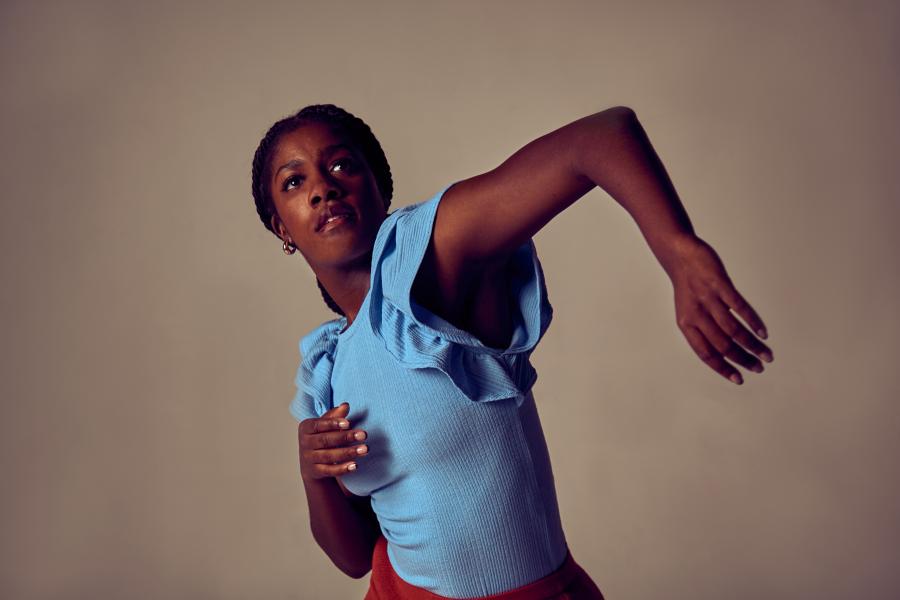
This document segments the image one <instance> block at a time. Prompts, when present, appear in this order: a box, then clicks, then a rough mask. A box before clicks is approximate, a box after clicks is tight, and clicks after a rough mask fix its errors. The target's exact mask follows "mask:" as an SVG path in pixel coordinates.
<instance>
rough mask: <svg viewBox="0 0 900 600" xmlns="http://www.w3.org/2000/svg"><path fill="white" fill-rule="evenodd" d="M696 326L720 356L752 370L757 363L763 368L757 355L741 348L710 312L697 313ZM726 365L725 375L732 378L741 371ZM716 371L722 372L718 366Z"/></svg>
mask: <svg viewBox="0 0 900 600" xmlns="http://www.w3.org/2000/svg"><path fill="white" fill-rule="evenodd" d="M694 327H695V328H696V329H698V330H699V331H700V333H702V334H703V337H704V338H705V339H706V340H707V341H708V343H709V344H710V345H711V346H712V348H713V349H714V351H715V352H717V353H718V354H719V355H720V356H724V357H726V358H728V359H729V360H731V361H732V362H735V363H737V364H739V365H742V366H744V367H746V368H747V369H750V370H754V367H756V366H757V365H758V366H759V368H760V369H762V363H760V362H759V360H758V359H757V358H756V357H755V356H753V355H751V354H749V353H748V352H747V351H746V350H744V349H743V348H741V347H740V346H739V345H738V344H737V343H736V342H735V341H734V339H732V337H731V336H729V335H727V334H726V333H725V332H724V331H723V330H722V328H721V327H719V324H718V323H716V321H715V320H713V318H712V317H710V316H709V314H707V313H705V312H703V313H700V314H699V315H697V318H696V319H695V325H694ZM725 365H727V366H726V367H725V371H726V372H727V374H725V373H723V376H725V377H728V378H729V379H730V378H731V376H732V375H734V374H735V373H738V375H740V373H739V372H738V371H737V370H736V369H735V368H734V367H732V366H731V365H730V364H728V363H725ZM716 371H717V372H720V373H721V372H722V371H721V370H720V369H719V368H717V369H716ZM760 372H761V371H760Z"/></svg>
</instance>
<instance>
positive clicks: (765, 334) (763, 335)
mask: <svg viewBox="0 0 900 600" xmlns="http://www.w3.org/2000/svg"><path fill="white" fill-rule="evenodd" d="M756 334H757V335H758V336H759V337H761V338H762V339H764V340H765V339H767V338H768V337H769V334H768V332H767V331H766V330H765V328H763V329H759V330H757V332H756Z"/></svg>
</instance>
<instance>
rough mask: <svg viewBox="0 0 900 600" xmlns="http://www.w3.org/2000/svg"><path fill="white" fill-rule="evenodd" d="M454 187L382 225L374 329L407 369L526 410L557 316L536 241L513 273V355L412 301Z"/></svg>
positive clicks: (375, 264)
mask: <svg viewBox="0 0 900 600" xmlns="http://www.w3.org/2000/svg"><path fill="white" fill-rule="evenodd" d="M449 187H450V186H449V185H448V186H447V187H445V188H444V189H443V190H441V191H440V192H438V193H437V194H436V195H435V196H433V197H432V198H431V199H430V200H426V201H424V202H421V203H419V204H415V205H411V206H406V207H403V208H401V209H398V210H396V211H394V212H393V213H391V215H390V216H388V218H387V219H386V220H385V222H384V223H383V224H382V227H381V229H380V230H379V232H378V237H377V239H376V242H375V247H374V249H373V252H372V280H371V285H372V289H371V290H370V292H371V300H370V303H369V319H370V321H371V324H372V329H373V330H374V332H375V334H376V335H377V336H378V337H380V338H381V339H382V340H383V342H384V344H385V347H386V348H387V350H388V351H389V352H390V353H391V354H392V355H393V356H394V357H395V358H396V359H397V360H398V361H400V362H401V363H402V364H404V365H406V366H408V367H409V368H412V369H424V368H434V369H438V370H440V371H441V372H442V373H444V374H445V375H447V377H449V378H450V380H451V381H452V382H453V384H454V385H455V386H456V388H457V389H458V390H459V391H460V392H461V393H462V394H463V395H465V397H467V398H468V399H469V400H472V401H474V402H490V401H494V400H502V399H506V398H515V399H516V403H517V404H521V402H522V400H523V398H524V397H525V395H527V393H528V392H529V390H530V389H531V387H532V386H533V385H534V382H535V381H536V379H537V372H536V371H535V369H534V367H533V366H532V365H531V362H530V355H531V353H532V351H533V350H534V348H535V346H536V345H537V343H538V342H539V341H540V339H541V338H542V337H543V335H544V333H545V332H546V330H547V328H548V327H549V325H550V321H551V319H552V316H553V308H552V306H551V305H550V302H549V299H548V298H547V288H546V284H545V281H544V273H543V270H542V268H541V264H540V261H539V260H538V257H537V251H536V249H535V246H534V242H533V241H532V240H528V241H527V242H526V243H524V244H522V246H520V247H519V248H518V249H517V250H516V252H515V254H514V256H513V257H512V260H511V261H510V263H509V266H508V268H509V273H508V275H509V283H510V288H509V291H510V294H511V295H512V298H511V300H512V301H511V306H514V307H515V311H514V314H513V315H512V318H513V323H514V327H515V329H514V333H513V336H512V340H511V341H510V344H509V346H508V347H506V348H492V347H490V346H486V345H484V344H483V343H482V342H481V341H480V340H479V339H478V338H476V337H475V336H474V335H472V334H471V333H469V332H467V331H464V330H462V329H459V328H457V327H456V326H454V325H453V324H451V323H449V322H448V321H446V320H444V319H443V318H441V317H439V316H438V315H436V314H434V313H432V312H431V311H429V310H428V309H426V308H425V307H423V306H422V305H420V304H418V303H417V302H416V301H415V300H414V299H413V298H412V297H411V290H412V285H413V281H414V280H415V278H416V274H417V273H418V270H419V267H420V265H421V263H422V260H423V258H424V257H425V252H426V250H427V249H428V244H429V242H430V240H431V233H432V228H433V226H434V220H435V216H436V214H437V207H438V204H439V203H440V200H441V198H442V197H443V195H444V192H445V191H447V189H449Z"/></svg>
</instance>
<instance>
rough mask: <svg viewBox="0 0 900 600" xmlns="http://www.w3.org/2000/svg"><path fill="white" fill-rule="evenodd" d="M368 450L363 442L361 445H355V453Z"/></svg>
mask: <svg viewBox="0 0 900 600" xmlns="http://www.w3.org/2000/svg"><path fill="white" fill-rule="evenodd" d="M368 451H369V449H368V448H366V446H365V444H363V445H362V446H357V447H356V453H357V454H365V453H366V452H368Z"/></svg>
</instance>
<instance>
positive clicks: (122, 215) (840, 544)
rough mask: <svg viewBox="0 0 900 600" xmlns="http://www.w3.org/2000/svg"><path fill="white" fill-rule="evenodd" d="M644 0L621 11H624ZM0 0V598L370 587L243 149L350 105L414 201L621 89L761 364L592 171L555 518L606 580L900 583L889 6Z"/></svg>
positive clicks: (564, 318) (298, 298) (556, 228)
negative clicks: (357, 572) (684, 331)
mask: <svg viewBox="0 0 900 600" xmlns="http://www.w3.org/2000/svg"><path fill="white" fill-rule="evenodd" d="M622 4H624V3H622ZM673 5H674V3H658V4H648V3H639V4H631V5H630V6H629V7H628V8H625V7H623V6H621V5H616V6H614V5H612V4H605V3H601V2H571V1H570V2H534V1H530V2H441V3H424V2H416V1H408V2H393V3H365V2H347V1H342V2H334V3H302V2H293V3H282V4H277V3H268V4H264V5H259V4H257V3H250V2H247V3H245V4H231V5H223V4H220V3H214V2H209V3H196V4H190V5H189V6H185V5H184V4H182V3H176V2H171V3H161V4H160V3H151V2H147V3H138V2H127V3H123V2H112V1H111V2H108V3H85V2H81V3H76V2H61V3H58V4H55V3H47V2H21V3H17V2H8V1H7V2H3V3H2V5H0V48H2V52H0V64H2V70H0V74H2V82H3V92H2V94H0V103H2V136H0V143H2V147H3V155H2V161H0V173H2V193H3V209H4V218H3V219H2V225H0V227H2V236H0V244H2V252H0V261H2V268H3V271H2V274H3V281H4V288H3V289H4V291H3V294H2V309H3V318H4V325H3V331H4V335H3V338H4V342H5V347H4V350H3V356H2V359H3V360H2V363H0V364H2V369H3V372H2V380H0V385H2V398H3V401H2V425H0V427H2V430H0V449H2V452H0V461H2V462H0V464H2V469H3V470H2V476H3V478H2V481H3V493H2V506H0V509H2V512H0V514H2V537H0V540H2V541H0V553H2V555H0V596H2V597H3V598H15V599H19V598H41V599H43V598H48V599H69V598H86V599H87V598H90V599H95V598H129V599H145V598H146V599H151V598H166V599H181V598H184V599H196V598H215V599H219V598H226V599H231V598H234V599H239V598H241V599H242V598H263V599H269V598H273V599H281V598H297V599H307V598H348V599H353V598H361V597H362V595H363V592H364V590H365V588H366V585H367V581H368V578H365V579H362V580H353V579H350V578H348V577H346V576H344V575H343V574H342V573H341V572H339V571H338V570H337V568H335V567H334V566H333V565H332V564H331V563H330V562H329V560H328V558H327V557H326V556H325V554H324V553H323V552H321V550H319V548H318V547H317V546H316V544H315V543H314V541H313V539H312V537H311V534H310V532H309V526H308V521H307V512H306V505H305V499H304V495H303V489H302V486H301V483H300V480H299V475H298V462H297V433H296V423H295V422H294V420H293V418H292V417H291V416H290V414H289V413H288V403H289V401H290V399H291V397H292V395H293V392H294V387H293V377H294V372H295V369H296V366H297V361H298V350H297V341H298V339H299V338H300V336H302V335H303V334H304V333H306V332H308V331H309V330H310V329H312V328H313V327H314V326H316V325H317V324H319V323H321V322H322V321H324V320H326V319H329V318H332V314H331V313H329V311H328V310H327V308H326V307H325V305H324V303H323V302H322V300H321V297H320V296H319V292H318V290H317V288H316V287H315V284H314V280H313V279H312V276H311V272H310V271H309V269H308V267H306V265H305V263H304V262H303V259H302V258H300V255H299V254H297V255H295V256H293V257H290V258H288V257H286V256H285V255H284V254H282V251H281V248H280V244H279V243H278V241H277V240H276V239H275V238H274V237H273V236H272V235H271V234H270V233H268V232H267V231H266V230H265V229H264V228H263V226H262V224H261V223H260V222H259V220H258V218H257V216H256V213H255V211H254V208H253V203H252V199H251V196H250V191H249V189H250V180H249V173H250V160H251V156H252V152H253V150H254V149H255V147H256V144H257V142H258V141H259V139H260V137H261V136H262V134H263V133H264V132H265V130H266V128H267V127H268V126H269V125H270V124H271V123H272V122H273V121H274V120H276V119H277V118H280V117H282V116H284V115H286V114H288V113H290V112H293V111H295V110H297V109H298V108H300V107H301V106H304V105H306V104H310V103H316V102H333V103H336V104H338V105H341V106H343V107H345V108H347V109H348V110H350V111H352V112H355V113H357V114H358V115H360V116H362V117H363V118H364V119H365V120H366V121H367V122H369V123H370V124H371V126H372V128H373V130H374V131H375V133H376V135H377V136H378V137H379V138H380V139H381V141H382V144H383V146H384V148H385V151H386V152H387V155H388V157H389V160H390V162H391V166H392V168H393V173H394V177H395V181H396V195H395V200H394V206H395V207H399V206H403V205H406V204H410V203H412V202H418V201H420V200H424V199H426V198H428V197H430V196H431V195H432V194H433V193H435V192H436V191H438V190H439V189H440V188H441V187H442V186H443V185H445V184H447V183H449V182H451V181H453V180H456V179H459V178H463V177H466V176H470V175H475V174H477V173H481V172H483V171H485V170H488V169H490V168H493V167H494V166H496V165H497V164H498V163H499V162H500V161H502V160H503V159H504V158H506V157H507V156H508V155H509V154H511V153H512V152H513V151H515V150H516V149H517V148H519V147H520V146H521V145H523V144H525V143H526V142H528V141H530V140H531V139H534V138H535V137H538V136H539V135H542V134H544V133H546V132H548V131H550V130H552V129H555V128H556V127H559V126H561V125H563V124H565V123H568V122H570V121H572V120H574V119H577V118H579V117H582V116H584V115H587V114H590V113H592V112H595V111H598V110H601V109H603V108H607V107H609V106H613V105H617V104H624V105H627V106H630V107H632V108H633V109H634V110H635V111H636V112H637V114H638V117H639V118H640V119H641V121H642V122H643V124H644V126H645V128H646V129H647V131H648V132H649V134H650V137H651V140H652V141H653V143H654V144H655V147H656V148H657V150H658V152H659V154H660V156H661V157H662V159H663V161H664V162H665V164H666V165H667V167H668V169H669V172H670V174H671V176H672V178H673V180H674V182H675V184H676V186H677V188H678V190H679V192H680V194H681V197H682V198H683V201H684V203H685V205H686V207H687V208H688V210H689V212H690V214H691V216H692V218H693V221H694V224H695V226H696V229H697V232H698V234H699V235H701V237H704V238H705V239H706V240H707V241H709V242H710V243H711V244H713V246H714V247H715V248H716V249H717V250H718V251H719V253H720V255H721V256H722V258H723V260H724V261H725V264H726V266H727V267H728V269H729V272H730V274H731V276H732V277H733V279H734V281H735V284H736V285H737V287H738V289H739V290H740V291H742V292H743V293H744V294H745V295H746V297H747V298H748V299H749V300H750V301H751V302H752V303H753V304H754V305H755V307H756V308H757V309H758V310H759V312H760V314H761V315H762V317H763V318H764V320H765V321H766V323H767V324H768V326H769V330H770V333H771V335H770V338H769V342H770V343H771V346H772V348H773V350H774V354H775V362H774V363H773V364H771V365H767V369H766V372H765V373H764V374H762V375H756V374H754V373H752V372H749V371H746V370H744V369H742V372H743V373H744V376H745V380H746V383H745V384H744V385H743V386H740V387H739V386H735V385H734V384H732V383H729V382H728V381H726V380H725V379H723V378H721V377H720V376H718V375H717V374H715V373H714V372H713V371H711V370H710V369H709V368H708V367H706V366H705V365H704V364H703V363H701V362H700V360H699V359H698V358H697V357H696V356H695V355H694V353H693V351H692V350H691V349H690V347H689V346H688V344H687V342H686V341H685V340H684V339H683V337H682V335H681V333H680V332H679V331H678V329H677V327H676V324H675V320H674V305H673V302H672V291H671V287H670V284H669V281H668V279H667V277H666V276H665V273H664V272H663V271H662V269H661V268H660V267H659V266H658V265H657V264H656V262H655V261H654V259H653V257H652V255H651V253H650V252H649V250H648V248H647V246H646V245H645V243H644V241H643V239H642V237H641V236H640V233H639V231H638V230H637V227H636V226H635V225H634V223H633V222H632V221H631V220H630V218H629V217H628V215H627V213H626V212H625V211H624V210H622V209H621V207H619V206H618V205H617V204H616V203H615V201H614V200H612V199H611V198H610V197H609V196H607V195H606V194H604V193H603V192H602V191H601V190H595V191H593V192H591V193H590V194H589V195H587V196H586V197H584V198H583V199H582V200H581V201H580V202H578V203H577V204H575V205H574V206H572V207H571V208H570V209H568V210H566V211H565V212H564V213H563V214H561V215H560V216H559V217H558V218H557V219H555V220H554V221H553V222H552V223H550V224H549V225H548V226H547V227H546V228H545V229H544V230H542V231H541V232H540V233H539V234H538V235H537V236H536V238H535V242H536V244H537V247H538V250H539V254H540V257H541V259H542V261H543V265H544V269H545V273H546V278H547V283H548V287H549V293H550V300H551V302H552V304H553V306H554V308H555V311H556V312H555V318H554V321H553V324H552V325H551V327H550V330H549V332H548V333H547V335H546V337H545V338H544V340H543V342H542V343H541V345H540V346H538V348H537V350H536V351H535V353H534V355H533V361H534V364H535V366H536V367H537V369H538V373H539V380H538V382H537V384H536V388H535V395H536V398H537V400H538V406H539V409H540V414H541V418H542V420H543V424H544V428H545V432H546V436H547V440H548V444H549V446H550V452H551V456H552V458H553V465H554V469H555V474H556V484H557V487H558V494H559V499H560V504H561V510H562V518H563V524H564V526H565V529H566V533H567V537H568V541H569V544H570V547H571V549H572V551H573V555H574V556H575V557H576V559H577V560H578V561H579V562H580V563H581V564H582V566H584V567H585V569H586V570H587V571H588V572H589V573H590V574H591V575H592V576H593V577H594V579H595V580H596V581H597V583H598V584H599V585H600V587H601V589H602V590H603V591H604V592H605V594H606V595H607V597H608V598H609V599H625V598H628V599H647V600H651V599H657V598H668V599H673V598H674V599H679V598H685V599H687V598H691V599H698V598H700V599H721V598H728V599H750V598H753V599H755V598H788V599H796V598H816V599H831V598H834V599H838V598H866V599H876V598H884V599H888V598H896V597H898V594H900V549H898V539H900V537H898V536H900V518H898V506H900V476H898V473H900V469H898V466H897V456H898V452H900V435H898V429H900V408H898V406H897V400H898V397H900V393H898V392H900V378H898V375H897V364H896V363H897V359H898V337H900V320H898V316H897V306H898V304H900V293H898V292H900V270H898V268H897V262H896V258H897V253H898V242H897V235H896V228H897V224H898V215H900V210H898V209H897V200H898V192H900V178H898V174H897V168H896V166H897V165H896V161H897V156H898V154H900V142H898V140H900V124H898V117H897V107H898V106H900V102H898V101H900V85H898V84H900V77H898V73H900V70H898V63H900V60H898V57H900V45H898V41H900V37H898V29H900V10H898V5H897V4H896V3H894V2H889V1H885V2H874V1H869V2H862V3H856V4H855V5H852V6H851V3H849V2H837V1H832V2H784V3H774V2H772V3H769V2H763V3H751V2H733V3H721V2H719V3H713V2H709V3H696V2H695V3H688V4H681V5H680V6H679V7H678V8H677V9H675V8H673Z"/></svg>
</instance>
